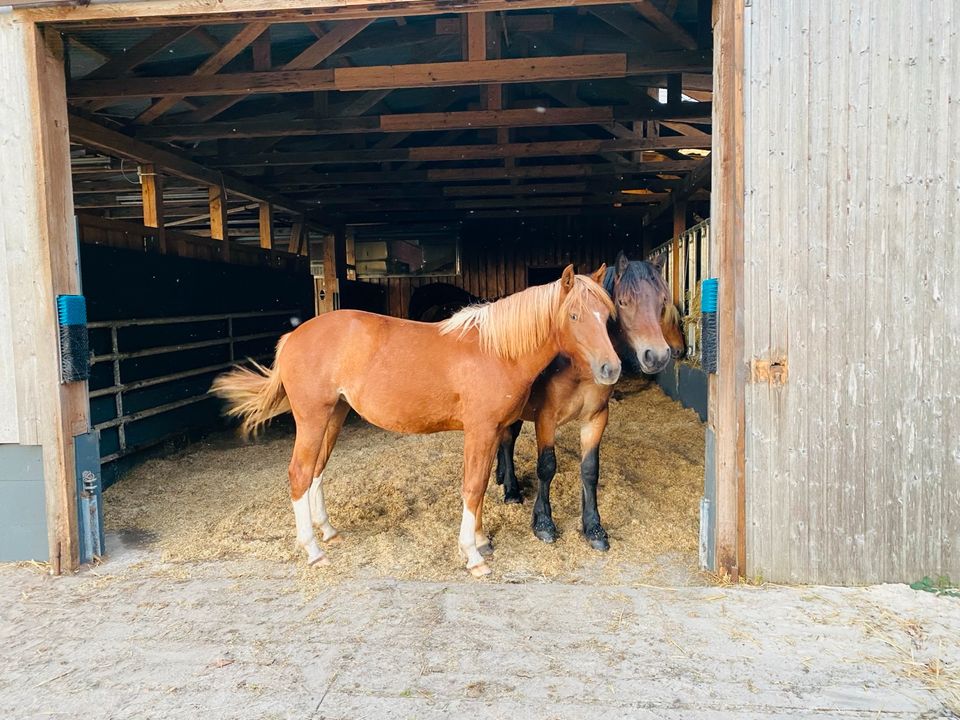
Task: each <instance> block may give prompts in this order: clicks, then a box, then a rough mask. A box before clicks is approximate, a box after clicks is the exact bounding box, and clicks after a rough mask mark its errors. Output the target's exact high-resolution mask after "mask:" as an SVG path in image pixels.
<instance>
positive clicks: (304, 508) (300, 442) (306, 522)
mask: <svg viewBox="0 0 960 720" xmlns="http://www.w3.org/2000/svg"><path fill="white" fill-rule="evenodd" d="M332 413H333V406H332V405H331V406H328V407H326V408H323V409H321V410H320V411H319V412H316V413H315V414H314V415H313V416H312V417H310V418H304V417H302V416H297V417H296V421H297V439H296V440H295V441H294V444H293V457H292V458H291V459H290V466H289V468H288V469H287V475H288V476H289V478H290V499H291V500H292V501H293V515H294V518H296V521H297V542H299V543H300V545H302V546H303V549H304V550H306V552H307V562H308V563H309V564H310V565H318V564H322V565H325V564H327V563H328V562H329V561H328V560H327V556H326V555H325V554H324V553H323V550H321V549H320V546H319V545H318V544H317V538H316V536H315V535H314V534H313V522H312V521H311V516H310V499H309V497H308V493H307V491H308V490H309V489H310V485H311V483H312V482H313V470H314V468H315V467H316V466H317V458H318V457H319V455H320V450H321V448H322V446H323V438H324V434H325V432H326V429H327V422H328V421H329V420H330V416H331V415H332Z"/></svg>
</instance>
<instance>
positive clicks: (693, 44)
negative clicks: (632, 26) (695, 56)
mask: <svg viewBox="0 0 960 720" xmlns="http://www.w3.org/2000/svg"><path fill="white" fill-rule="evenodd" d="M630 4H631V5H632V6H633V8H634V9H635V10H636V11H637V12H638V13H640V15H641V16H642V17H643V19H644V20H646V21H647V22H649V23H650V24H651V25H653V26H654V27H655V28H657V30H659V31H660V32H662V33H663V34H664V35H666V36H667V37H668V38H670V39H671V40H672V41H673V42H675V43H676V44H677V45H679V46H680V47H682V48H686V49H687V50H696V49H697V41H696V40H694V39H693V37H692V36H691V35H690V33H688V32H687V31H686V30H684V29H683V28H682V27H681V26H680V23H678V22H677V21H676V20H674V19H673V18H672V17H670V16H669V15H667V14H666V13H665V12H663V11H662V10H661V9H660V8H658V7H657V6H656V5H654V4H653V2H652V0H639V1H638V2H632V3H630Z"/></svg>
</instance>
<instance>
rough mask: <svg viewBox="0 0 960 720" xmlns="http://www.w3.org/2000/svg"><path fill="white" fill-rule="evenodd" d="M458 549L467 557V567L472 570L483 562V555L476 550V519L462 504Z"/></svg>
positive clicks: (465, 505)
mask: <svg viewBox="0 0 960 720" xmlns="http://www.w3.org/2000/svg"><path fill="white" fill-rule="evenodd" d="M460 549H461V550H463V554H464V555H466V556H467V567H468V568H472V567H474V566H476V565H479V564H480V563H482V562H483V555H481V554H480V552H479V551H478V550H477V518H476V516H475V515H474V514H473V513H472V512H470V510H469V509H468V508H467V504H466V503H464V504H463V519H462V520H461V521H460Z"/></svg>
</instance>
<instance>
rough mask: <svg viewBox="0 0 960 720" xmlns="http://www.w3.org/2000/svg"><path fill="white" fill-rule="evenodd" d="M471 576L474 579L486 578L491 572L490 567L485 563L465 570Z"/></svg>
mask: <svg viewBox="0 0 960 720" xmlns="http://www.w3.org/2000/svg"><path fill="white" fill-rule="evenodd" d="M467 570H468V571H469V572H470V574H471V575H473V577H475V578H482V577H486V576H487V575H489V574H490V573H492V572H493V571H492V570H491V569H490V566H489V565H487V564H486V563H485V562H482V563H480V564H479V565H474V566H473V567H469V568H467Z"/></svg>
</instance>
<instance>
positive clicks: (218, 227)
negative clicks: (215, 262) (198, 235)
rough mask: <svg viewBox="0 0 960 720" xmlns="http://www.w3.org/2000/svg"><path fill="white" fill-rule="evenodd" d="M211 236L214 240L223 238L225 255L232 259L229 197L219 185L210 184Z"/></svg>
mask: <svg viewBox="0 0 960 720" xmlns="http://www.w3.org/2000/svg"><path fill="white" fill-rule="evenodd" d="M210 237H212V238H213V239H214V240H223V257H224V259H226V260H229V259H230V228H229V216H228V215H227V199H226V198H225V197H224V192H223V188H222V187H220V186H219V185H211V186H210Z"/></svg>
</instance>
